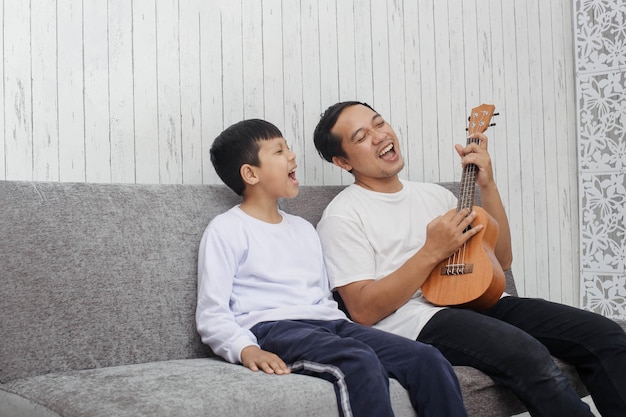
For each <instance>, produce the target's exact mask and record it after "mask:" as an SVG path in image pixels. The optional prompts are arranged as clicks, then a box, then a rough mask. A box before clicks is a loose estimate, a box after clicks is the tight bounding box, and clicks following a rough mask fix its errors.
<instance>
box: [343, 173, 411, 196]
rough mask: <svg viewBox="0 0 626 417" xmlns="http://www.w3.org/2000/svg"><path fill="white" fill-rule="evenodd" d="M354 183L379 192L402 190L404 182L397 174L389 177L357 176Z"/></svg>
mask: <svg viewBox="0 0 626 417" xmlns="http://www.w3.org/2000/svg"><path fill="white" fill-rule="evenodd" d="M354 184H356V185H358V186H360V187H363V188H365V189H366V190H370V191H376V192H378V193H397V192H398V191H400V190H402V182H401V181H400V178H399V177H398V176H397V175H394V176H391V177H388V178H355V180H354Z"/></svg>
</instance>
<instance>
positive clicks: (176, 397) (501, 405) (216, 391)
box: [0, 358, 584, 417]
mask: <svg viewBox="0 0 626 417" xmlns="http://www.w3.org/2000/svg"><path fill="white" fill-rule="evenodd" d="M561 365H562V364H561ZM564 369H565V370H566V372H567V373H568V374H570V376H573V375H572V374H573V372H574V371H573V368H571V367H565V368H564ZM455 371H456V373H457V376H458V378H459V382H460V384H461V389H462V391H463V398H464V401H465V403H466V407H467V410H468V413H469V415H470V416H476V417H478V416H480V417H490V416H493V417H501V416H505V415H514V414H517V413H521V412H523V411H524V410H525V409H524V407H523V405H522V404H521V403H520V401H519V400H518V399H517V398H516V397H515V396H514V395H513V394H512V393H511V392H510V391H509V390H507V389H505V388H504V387H502V386H500V385H497V384H495V383H494V382H493V380H492V379H491V378H489V377H488V376H486V375H485V374H483V373H482V372H480V371H477V370H476V369H473V368H470V367H464V366H457V367H455ZM574 380H575V381H579V380H578V378H574ZM577 389H578V390H579V391H581V390H583V391H582V392H584V388H583V387H582V384H578V385H577ZM390 394H391V398H392V402H393V407H394V411H395V412H396V415H397V416H415V412H414V411H413V409H412V407H411V404H410V401H409V396H408V394H407V392H406V391H405V390H404V389H403V388H402V387H401V386H400V384H399V383H398V382H397V381H396V380H393V379H392V380H390ZM12 410H16V411H15V414H13V413H12ZM18 410H19V411H18ZM26 410H28V415H30V416H32V417H59V416H63V417H74V416H81V417H96V416H102V417H105V416H106V417H109V416H116V417H124V416H129V417H131V416H132V417H136V416H151V417H159V416H163V417H166V416H167V417H169V416H177V417H187V416H189V417H191V416H207V415H215V416H237V417H244V416H245V417H247V416H272V417H280V416H285V417H287V416H294V417H296V416H298V417H301V416H304V417H306V416H336V415H338V410H337V403H336V400H335V394H334V390H333V386H332V384H331V383H329V382H327V381H324V380H322V379H319V378H313V377H309V376H303V375H297V374H291V375H281V376H278V375H267V374H264V373H262V372H251V371H250V370H248V369H247V368H245V367H243V366H241V365H233V364H229V363H226V362H224V361H222V360H221V359H218V358H204V359H181V360H171V361H163V362H150V363H144V364H136V365H126V366H114V367H106V368H98V369H89V370H83V371H72V372H59V373H51V374H46V375H39V376H34V377H28V378H23V379H17V380H14V381H11V382H9V383H6V384H2V385H0V415H2V416H5V417H11V416H12V415H16V416H17V415H20V416H23V415H25V414H24V412H25V411H26Z"/></svg>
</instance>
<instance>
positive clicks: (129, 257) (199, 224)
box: [0, 181, 239, 382]
mask: <svg viewBox="0 0 626 417" xmlns="http://www.w3.org/2000/svg"><path fill="white" fill-rule="evenodd" d="M238 202H239V197H238V196H237V195H236V194H235V193H233V192H232V191H231V190H230V189H228V188H226V187H225V186H212V185H204V186H192V185H117V184H83V183H73V184H69V183H34V182H10V181H5V182H0V208H1V210H2V212H1V213H0V236H1V237H2V238H1V239H0V274H1V278H0V294H2V297H1V298H0V326H1V327H0V334H1V335H2V336H1V339H2V341H1V342H0V382H5V381H7V380H11V379H13V378H19V377H25V376H29V375H34V374H41V373H47V372H51V371H62V370H72V369H87V368H96V367H103V366H111V365H120V364H129V363H141V362H149V361H157V360H164V359H173V358H190V357H199V356H206V355H208V354H210V350H209V349H208V348H207V347H205V346H204V345H203V344H202V343H201V342H200V339H199V337H198V335H197V332H196V330H195V320H194V317H195V316H194V314H195V303H196V283H197V278H196V275H197V251H198V244H199V241H200V237H201V235H202V232H203V231H204V228H205V227H206V225H207V224H208V222H209V221H210V220H211V219H212V218H213V217H214V216H215V215H216V214H218V213H220V212H223V211H225V210H227V209H229V208H230V207H232V206H233V205H235V204H237V203H238Z"/></svg>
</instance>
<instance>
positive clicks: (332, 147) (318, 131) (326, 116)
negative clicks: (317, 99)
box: [313, 101, 376, 162]
mask: <svg viewBox="0 0 626 417" xmlns="http://www.w3.org/2000/svg"><path fill="white" fill-rule="evenodd" d="M358 104H360V105H362V106H365V107H368V108H370V109H372V110H373V111H376V110H374V109H373V108H372V106H370V105H369V104H367V103H362V102H360V101H343V102H340V103H336V104H333V105H332V106H330V107H329V108H327V109H326V111H325V112H324V113H323V114H322V116H321V117H320V121H319V122H318V123H317V126H315V131H314V132H313V142H314V143H315V149H317V153H318V154H319V155H320V156H321V157H322V158H324V159H325V160H327V161H328V162H332V161H333V157H334V156H343V157H345V156H346V152H345V151H344V150H343V148H342V147H341V138H340V137H338V136H335V135H333V134H332V133H331V130H332V129H333V127H335V123H337V119H338V118H339V116H340V115H341V112H343V111H344V109H346V108H347V107H350V106H356V105H358Z"/></svg>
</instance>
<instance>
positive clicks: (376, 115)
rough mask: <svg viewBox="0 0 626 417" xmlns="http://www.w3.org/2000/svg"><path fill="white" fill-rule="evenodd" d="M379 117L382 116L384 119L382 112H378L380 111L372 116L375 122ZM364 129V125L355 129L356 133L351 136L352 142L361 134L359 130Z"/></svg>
mask: <svg viewBox="0 0 626 417" xmlns="http://www.w3.org/2000/svg"><path fill="white" fill-rule="evenodd" d="M377 118H381V119H382V116H381V115H380V114H378V113H376V114H374V115H373V116H372V122H374V120H376V119H377ZM363 129H364V128H363V127H360V128H358V129H357V130H355V131H354V133H352V135H351V136H350V141H351V142H352V141H354V138H355V137H356V136H357V135H358V134H359V132H360V131H361V130H363Z"/></svg>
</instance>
